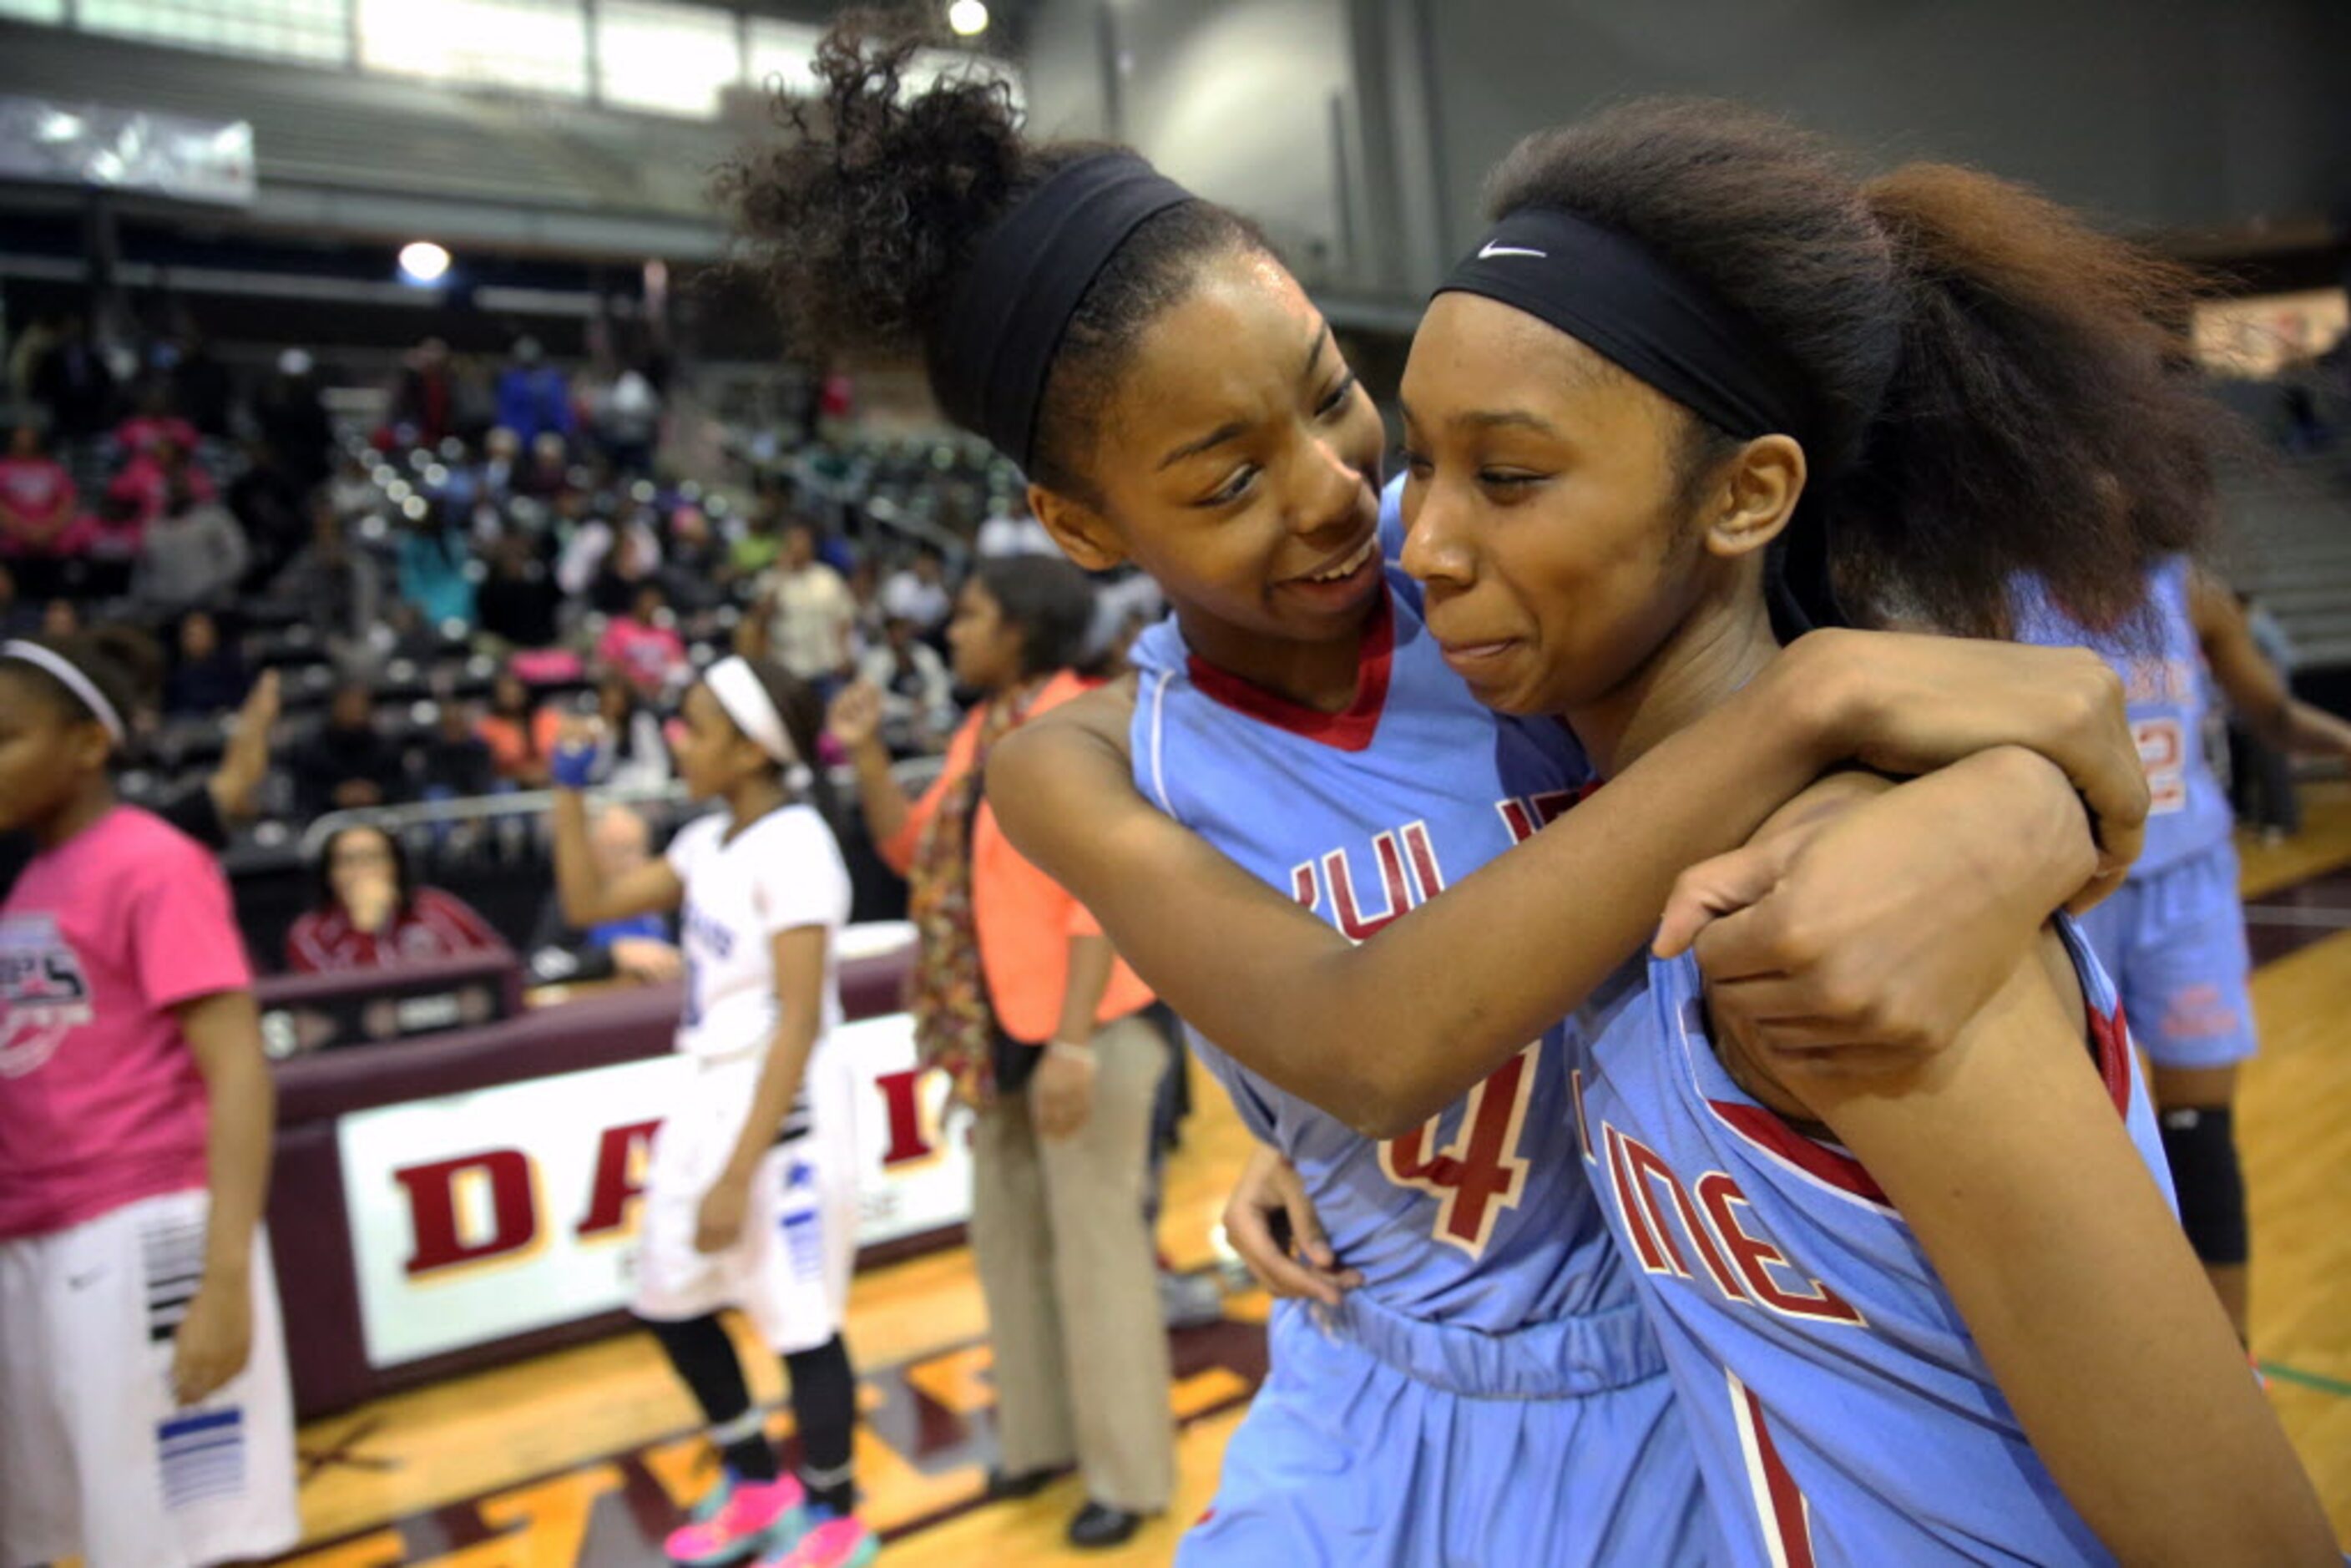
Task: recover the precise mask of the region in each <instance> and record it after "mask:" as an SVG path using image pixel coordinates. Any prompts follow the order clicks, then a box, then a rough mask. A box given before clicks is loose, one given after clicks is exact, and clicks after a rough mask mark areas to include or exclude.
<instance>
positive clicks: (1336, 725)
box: [1188, 585, 1395, 751]
mask: <svg viewBox="0 0 2351 1568" xmlns="http://www.w3.org/2000/svg"><path fill="white" fill-rule="evenodd" d="M1389 592H1390V591H1389V590H1388V589H1387V588H1386V586H1385V585H1382V587H1381V590H1380V597H1379V601H1378V602H1377V603H1376V604H1375V605H1374V607H1373V610H1372V619H1371V622H1370V623H1369V624H1368V625H1366V626H1365V627H1364V643H1363V647H1362V649H1361V651H1360V652H1359V653H1357V654H1356V663H1355V700H1354V701H1353V702H1352V703H1349V704H1348V705H1347V706H1346V707H1345V708H1343V709H1342V710H1341V711H1340V712H1338V713H1323V712H1322V711H1321V710H1319V709H1316V708H1311V707H1308V706H1306V705H1305V704H1303V703H1295V702H1292V701H1290V699H1289V698H1288V697H1285V696H1282V695H1279V694H1278V693H1274V692H1270V691H1267V690H1266V689H1265V688H1264V687H1263V686H1260V685H1253V684H1251V683H1250V682H1248V681H1245V680H1243V679H1241V678H1240V677H1239V676H1238V675H1236V674H1233V673H1232V672H1230V671H1229V670H1220V669H1218V668H1217V666H1216V665H1214V664H1209V663H1208V662H1207V660H1205V659H1203V658H1201V657H1200V656H1199V655H1198V654H1197V653H1195V654H1192V655H1191V657H1190V659H1189V661H1188V664H1189V669H1190V674H1191V676H1192V684H1193V685H1196V686H1197V687H1199V688H1200V690H1201V692H1202V693H1204V694H1205V695H1207V697H1208V698H1209V700H1211V701H1213V702H1218V703H1222V704H1223V705H1224V706H1227V707H1228V708H1231V709H1233V710H1234V711H1235V712H1236V713H1243V714H1247V715H1248V716H1249V717H1251V718H1254V719H1258V720H1259V721H1261V722H1263V723H1266V724H1270V725H1272V726H1273V727H1275V728H1277V729H1286V730H1288V731H1290V733H1291V734H1292V735H1300V736H1303V737H1306V738H1307V739H1309V740H1312V741H1319V742H1321V743H1322V745H1324V746H1328V747H1335V748H1336V749H1338V750H1341V751H1361V750H1363V749H1364V747H1367V746H1369V745H1371V743H1372V737H1373V736H1374V735H1375V734H1376V733H1378V731H1379V727H1380V714H1381V712H1382V710H1384V708H1385V707H1386V706H1387V701H1388V670H1389V666H1390V665H1391V664H1394V662H1395V611H1394V610H1393V609H1392V608H1391V607H1390V605H1389V603H1388V595H1389Z"/></svg>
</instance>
